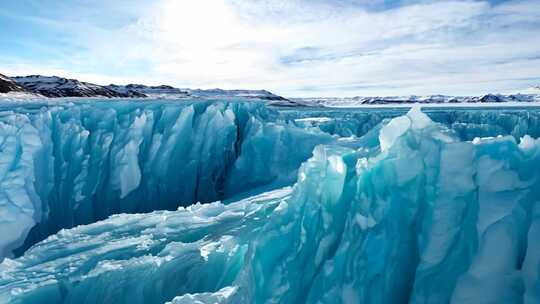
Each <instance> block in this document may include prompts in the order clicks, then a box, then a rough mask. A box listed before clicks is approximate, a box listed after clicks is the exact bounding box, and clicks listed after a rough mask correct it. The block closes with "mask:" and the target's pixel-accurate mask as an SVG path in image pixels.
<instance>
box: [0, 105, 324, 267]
mask: <svg viewBox="0 0 540 304" xmlns="http://www.w3.org/2000/svg"><path fill="white" fill-rule="evenodd" d="M1 113H2V115H1V116H0V151H1V154H0V206H2V209H1V210H2V214H1V216H0V230H2V231H9V233H7V234H6V235H5V236H3V237H2V238H0V259H1V258H3V257H4V256H11V254H12V252H13V253H15V254H16V255H19V254H21V253H22V252H23V251H24V250H26V249H27V248H28V247H29V246H30V245H32V244H34V243H35V242H37V241H40V240H42V239H43V238H45V237H46V236H48V235H51V234H53V233H56V232H57V231H58V230H60V229H61V228H69V227H73V226H75V225H79V224H89V223H92V222H95V221H97V220H101V219H105V218H106V217H108V216H109V215H112V214H117V213H125V212H128V213H134V212H148V211H152V210H162V209H176V208H177V207H178V206H187V205H189V204H193V203H196V202H211V201H215V200H219V199H224V198H228V197H231V196H233V195H236V194H240V193H242V192H245V191H248V190H253V189H255V188H259V187H270V188H272V187H279V186H284V185H287V184H290V183H292V182H294V180H295V178H296V171H297V169H298V167H299V166H300V164H301V163H302V162H303V161H305V160H306V159H307V158H309V157H310V156H311V152H312V150H313V148H314V147H315V145H317V144H320V143H321V142H330V141H332V140H333V138H332V137H331V136H330V135H328V134H326V133H323V132H313V131H309V132H308V131H305V130H304V129H301V128H297V127H294V126H287V125H284V124H280V123H279V122H278V121H276V118H275V116H276V113H274V112H272V111H270V110H268V109H267V108H265V107H264V106H263V105H262V104H260V103H235V102H229V103H227V102H216V103H210V102H193V103H176V102H161V103H150V102H148V103H146V102H128V101H125V102H124V101H120V102H108V103H84V102H82V103H76V104H68V105H57V106H52V107H43V108H32V107H28V106H22V107H19V108H14V109H11V110H10V111H4V112H1ZM21 246H22V247H21ZM17 248H18V249H17Z"/></svg>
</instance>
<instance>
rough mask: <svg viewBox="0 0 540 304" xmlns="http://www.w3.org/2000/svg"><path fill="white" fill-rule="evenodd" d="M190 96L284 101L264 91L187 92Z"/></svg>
mask: <svg viewBox="0 0 540 304" xmlns="http://www.w3.org/2000/svg"><path fill="white" fill-rule="evenodd" d="M188 91H189V93H190V95H191V96H193V97H197V98H253V99H262V100H273V101H279V100H281V101H285V100H287V99H286V98H284V97H281V96H278V95H275V94H273V93H271V92H268V91H266V90H222V89H209V90H201V89H195V90H188Z"/></svg>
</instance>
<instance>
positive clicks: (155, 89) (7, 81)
mask: <svg viewBox="0 0 540 304" xmlns="http://www.w3.org/2000/svg"><path fill="white" fill-rule="evenodd" d="M8 92H18V93H29V94H33V95H34V96H44V97H50V98H56V97H107V98H151V99H157V98H168V99H171V98H179V99H182V98H201V99H231V98H242V99H258V100H266V101H268V102H270V104H272V105H277V106H322V107H348V106H350V107H354V106H364V105H385V104H389V105H393V104H409V103H430V104H433V103H435V104H452V103H503V102H540V86H533V87H531V88H529V89H527V90H524V91H523V93H517V94H507V95H503V94H486V95H481V96H447V95H427V96H417V95H409V96H383V97H362V96H357V97H347V98H320V97H315V98H291V99H287V98H284V97H282V96H279V95H276V94H273V93H271V92H269V91H266V90H223V89H208V90H202V89H187V88H183V89H181V88H176V87H173V86H169V85H159V86H148V85H142V84H128V85H116V84H110V85H105V86H103V85H97V84H93V83H89V82H83V81H79V80H76V79H68V78H63V77H58V76H41V75H30V76H16V77H7V76H4V75H2V74H0V94H1V93H8Z"/></svg>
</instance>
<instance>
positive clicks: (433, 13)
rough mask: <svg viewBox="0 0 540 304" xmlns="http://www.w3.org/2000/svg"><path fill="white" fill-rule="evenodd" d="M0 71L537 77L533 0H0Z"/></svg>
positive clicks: (251, 77)
mask: <svg viewBox="0 0 540 304" xmlns="http://www.w3.org/2000/svg"><path fill="white" fill-rule="evenodd" d="M0 73H2V74H5V75H9V76H17V75H29V74H41V75H57V76H62V77H68V78H76V79H79V80H83V81H89V82H94V83H98V84H109V83H116V84H128V83H143V84H150V85H157V84H169V85H174V86H178V87H182V88H185V87H189V88H216V87H219V88H223V89H233V88H238V89H267V90H270V91H272V92H274V93H277V94H280V95H283V96H287V97H315V96H320V97H330V96H336V97H341V96H391V95H411V94H417V95H424V94H446V95H480V94H485V93H508V92H519V91H521V90H524V89H526V88H528V87H531V86H535V85H539V84H540V1H539V0H532V1H531V0H525V1H503V0H489V1H469V0H465V1H421V0H418V1H417V0H390V1H384V0H333V1H331V0H274V1H272V0H153V1H146V0H144V1H143V0H118V1H114V0H93V1H91V0H2V1H0Z"/></svg>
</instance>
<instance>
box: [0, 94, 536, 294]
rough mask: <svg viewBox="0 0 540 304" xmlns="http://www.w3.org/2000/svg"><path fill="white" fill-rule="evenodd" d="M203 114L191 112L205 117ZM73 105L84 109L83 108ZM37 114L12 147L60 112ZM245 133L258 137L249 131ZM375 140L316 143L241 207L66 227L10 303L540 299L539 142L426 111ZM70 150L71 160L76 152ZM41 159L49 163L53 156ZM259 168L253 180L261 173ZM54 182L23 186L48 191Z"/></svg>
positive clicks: (28, 264) (27, 270) (15, 267)
mask: <svg viewBox="0 0 540 304" xmlns="http://www.w3.org/2000/svg"><path fill="white" fill-rule="evenodd" d="M201 107H203V106H201ZM209 107H213V105H212V106H210V105H205V106H204V107H203V108H204V110H205V111H204V112H203V113H206V112H207V111H209V110H210V109H209ZM215 107H217V108H218V109H219V110H218V109H216V110H215V112H210V113H214V114H213V115H218V114H217V113H221V115H222V116H224V117H225V116H226V115H224V114H223V113H226V111H227V109H230V107H233V108H234V106H231V105H220V106H215ZM196 108H197V107H195V106H194V107H193V113H201V112H197V110H196ZM146 110H147V109H146ZM235 110H236V112H235ZM235 110H232V112H233V113H236V114H235V117H242V115H241V114H240V113H242V111H240V110H239V108H236V109H235ZM250 110H251V112H250V113H257V112H256V111H255V112H253V111H254V109H250ZM259 110H261V111H262V109H259ZM73 111H76V112H84V107H83V108H79V107H75V108H73ZM107 111H108V110H107ZM184 111H185V110H182V111H179V112H180V113H178V117H180V116H181V113H184ZM201 111H202V110H201ZM105 112H106V111H105ZM262 112H263V113H260V114H257V115H264V111H262ZM46 113H49V114H47V117H49V116H48V115H51V112H50V111H48V112H46ZM123 113H132V114H131V116H129V117H130V119H129V120H128V121H130V124H129V125H131V127H129V128H124V129H125V130H126V131H125V132H132V133H130V134H131V135H130V136H125V135H124V136H123V137H121V138H123V139H124V142H126V144H125V145H122V147H124V148H123V149H124V150H125V149H128V148H125V147H130V148H129V149H131V150H130V151H132V150H133V149H135V148H134V147H137V146H138V147H139V151H143V150H145V148H144V147H145V145H141V144H137V143H138V141H141V140H142V141H143V142H144V139H140V138H141V136H136V135H137V134H144V132H145V129H144V128H143V127H140V126H143V125H146V123H147V121H148V120H146V123H145V124H143V121H144V120H143V119H142V118H141V117H142V114H143V113H147V112H145V111H142V110H141V111H136V110H134V109H132V110H130V111H126V112H123ZM66 115H67V114H66ZM71 115H72V114H69V115H68V116H69V117H72V116H71ZM100 115H103V113H100ZM116 115H118V114H116ZM184 115H186V114H184ZM257 115H256V116H255V117H259V116H257ZM158 116H161V117H163V114H161V115H158ZM37 117H40V116H39V115H38V116H37ZM52 117H54V115H52ZM154 117H157V116H154ZM25 119H28V118H27V117H22V118H19V120H20V122H19V125H18V126H20V127H18V128H16V127H12V131H11V132H13V133H14V134H19V135H18V136H19V137H20V138H21V139H19V140H14V139H11V141H13V142H19V143H20V142H24V140H25V139H24V138H23V137H24V136H34V139H37V138H43V136H50V135H48V133H46V132H45V131H43V132H45V133H42V134H41V135H40V133H39V132H37V133H36V132H35V130H34V129H32V128H35V127H34V126H35V125H36V124H37V123H38V122H41V121H47V120H46V119H42V118H39V119H38V118H36V119H35V120H34V121H33V124H28V123H25ZM40 119H41V120H40ZM65 119H66V118H65ZM147 119H148V118H147ZM154 119H155V120H154V121H159V119H157V118H154ZM201 119H202V116H201ZM251 119H252V118H250V119H246V120H242V119H239V120H240V121H244V122H248V121H251ZM253 119H254V118H253ZM13 120H15V118H13ZM65 121H66V120H65ZM83 121H84V119H83ZM90 121H92V120H90ZM107 121H109V120H107ZM173 121H174V120H173ZM176 121H178V119H177V120H176ZM11 125H15V126H17V125H16V124H15V123H14V122H13V123H12V124H11ZM192 125H193V124H192ZM195 125H196V124H195ZM239 125H242V124H239ZM270 126H271V125H269V126H267V127H270ZM275 127H276V128H279V127H283V128H285V127H284V126H283V125H279V126H275ZM244 128H246V126H244V127H243V128H238V129H239V130H244ZM53 129H54V128H53ZM172 129H174V128H172ZM178 129H182V128H178ZM263 129H264V128H263ZM285 129H287V128H285ZM17 130H18V131H17ZM43 130H50V129H48V128H44V129H43ZM128 130H129V131H128ZM219 130H220V132H222V131H223V128H220V129H219ZM215 131H216V128H214V132H215ZM17 132H18V133H17ZM48 132H51V131H48ZM261 132H262V131H261ZM269 132H276V131H275V130H274V131H269ZM282 132H285V131H282ZM287 132H292V131H287ZM297 132H302V131H300V130H298V131H297ZM52 133H54V132H52ZM44 134H45V135H44ZM203 134H204V133H203ZM287 134H288V133H287ZM301 134H303V133H301ZM316 134H318V133H316ZM40 136H41V137H40ZM310 136H313V134H311V135H310ZM373 136H375V137H373ZM240 137H241V138H245V139H244V140H246V142H247V138H250V137H249V136H247V135H246V134H244V135H241V136H240ZM284 137H286V136H283V137H282V138H284ZM372 137H373V138H374V139H375V145H376V147H375V149H364V148H360V147H354V148H351V147H344V146H343V145H338V144H336V143H335V142H329V143H328V144H327V145H319V146H317V147H316V148H315V149H314V150H313V156H312V157H311V158H309V160H307V161H306V162H304V163H303V164H302V166H301V168H300V169H299V171H298V175H297V181H296V184H295V185H294V187H292V188H282V189H278V190H273V191H269V192H265V193H263V194H260V195H258V196H254V197H251V198H245V199H243V200H239V201H237V202H233V203H230V204H227V205H225V204H222V203H220V202H216V203H212V204H206V205H199V204H197V205H194V206H190V207H187V208H179V209H178V210H176V211H155V212H151V213H147V214H132V215H128V214H122V215H115V216H112V217H110V218H109V219H106V220H103V221H99V222H96V223H93V224H90V225H85V226H79V227H76V228H73V229H69V230H62V231H60V232H59V233H57V234H55V235H52V236H50V237H49V238H47V239H46V240H45V241H43V242H41V243H39V246H34V247H32V248H30V249H29V250H28V251H27V252H26V253H25V254H24V255H23V256H22V257H20V258H18V259H9V258H7V259H5V260H4V262H3V263H2V264H0V301H2V302H5V303H36V302H44V303H164V302H167V301H170V303H539V302H540V280H539V273H540V246H538V242H537V238H538V233H540V185H539V183H540V179H539V176H538V175H539V172H540V170H539V169H540V168H539V166H540V141H539V140H536V139H533V138H532V137H530V136H523V137H522V138H521V139H518V140H516V139H515V137H513V136H501V137H489V138H476V139H474V140H472V141H464V140H462V139H460V136H459V135H458V134H457V132H456V131H453V130H452V129H451V128H448V127H446V126H444V125H443V124H439V123H435V122H433V121H432V120H431V119H430V118H429V117H428V116H426V115H425V114H424V113H422V112H420V111H419V109H413V110H411V111H410V112H409V113H407V114H406V115H403V116H399V117H396V118H393V119H391V120H388V121H386V122H385V123H384V125H383V126H382V127H380V128H377V129H375V130H373V132H368V134H366V135H365V139H364V140H365V142H368V143H370V144H371V143H373V138H372ZM7 138H11V137H7ZM126 138H130V140H127V141H126V140H125V139H126ZM143 138H144V137H143ZM220 138H227V137H226V136H225V137H224V136H221V137H220ZM255 138H257V140H262V138H260V137H255ZM294 138H297V137H294ZM299 138H304V136H299ZM26 140H27V142H34V141H30V140H29V139H26ZM64 140H65V139H64ZM253 140H254V141H256V140H255V139H253ZM161 141H162V142H163V141H164V139H161ZM3 142H7V140H3ZM130 142H134V143H133V144H129V143H130ZM7 146H8V147H9V145H7ZM100 146H104V145H100ZM257 146H260V143H257ZM60 147H65V146H64V145H60ZM141 147H142V148H141ZM265 147H266V148H267V149H270V148H271V147H272V145H265ZM298 147H300V146H299V145H297V146H295V147H294V148H295V153H296V152H297V151H296V150H298ZM33 148H34V149H36V150H39V149H41V150H47V149H51V148H52V147H49V148H47V147H46V145H45V148H44V147H43V145H41V146H40V145H34V146H33ZM14 149H15V151H20V152H16V153H14V154H15V155H18V156H17V158H18V159H19V161H18V162H19V163H21V164H24V163H28V162H31V159H32V157H31V155H35V153H32V151H33V150H31V149H30V151H28V152H24V150H21V149H20V148H14ZM118 149H119V150H118V151H122V148H118ZM147 149H148V148H147ZM111 150H112V148H111ZM61 151H62V152H65V151H69V152H70V153H71V151H70V149H69V148H63V149H61ZM245 151H246V150H245V149H242V152H241V154H242V153H244V152H245ZM25 153H26V154H25ZM70 153H68V154H70ZM252 153H253V152H250V153H249V155H253V154H252ZM75 154H76V155H79V154H81V155H84V154H83V153H82V152H80V153H79V154H77V153H75ZM111 154H112V155H124V154H122V152H116V153H111ZM128 154H129V155H132V154H131V153H126V154H125V155H128ZM45 155H46V154H45ZM137 155H139V154H137ZM149 155H151V153H149ZM255 155H256V154H255ZM120 159H129V157H127V156H126V158H122V157H121V158H120ZM251 159H254V160H256V161H261V160H260V159H257V158H251ZM34 161H36V159H35V158H34ZM40 161H42V162H45V163H46V157H45V158H43V159H42V160H40ZM55 161H56V159H55ZM263 161H264V160H263ZM3 163H8V164H11V163H12V161H3ZM117 163H118V164H122V162H117ZM255 163H256V164H258V162H255ZM41 165H42V166H43V164H41ZM55 166H57V165H56V164H55ZM79 166H80V167H83V166H81V165H79ZM11 167H12V165H11ZM42 168H44V167H42ZM119 168H122V166H121V165H119ZM182 168H184V167H182ZM115 170H127V169H115ZM251 170H253V169H251ZM31 171H32V170H31V169H28V170H26V171H25V170H17V172H19V173H17V178H20V180H17V182H13V183H12V184H13V185H17V186H16V187H15V186H14V187H15V188H14V189H19V188H20V187H21V186H19V185H24V184H26V185H30V184H32V183H35V180H37V179H36V177H35V176H33V175H32V174H31ZM41 171H42V172H51V171H47V170H41ZM53 171H54V170H53ZM113 171H114V170H113ZM2 172H6V170H3V171H2ZM8 172H13V171H9V170H8ZM111 172H112V171H111ZM141 172H143V173H144V172H145V171H144V169H141ZM174 172H176V173H177V174H179V172H180V171H179V170H178V171H176V170H175V171H174ZM197 172H199V171H197ZM205 172H206V171H205ZM252 172H253V171H249V172H247V173H252ZM125 173H130V175H128V176H131V177H132V179H129V182H128V183H127V185H124V186H122V184H115V183H112V185H114V186H110V189H114V191H115V193H116V198H117V199H118V197H127V196H129V195H132V193H133V194H134V193H135V192H136V190H134V189H132V187H131V186H130V185H133V184H135V181H137V180H138V179H139V178H138V175H137V174H134V173H133V172H125ZM247 173H246V174H240V175H239V176H241V177H242V178H244V179H247V178H248V177H249V176H248V174H247ZM3 174H4V175H5V173H3ZM49 174H50V173H49ZM198 174H199V173H198ZM4 175H2V176H4ZM45 175H46V174H45ZM111 175H112V176H114V174H112V173H111ZM144 176H145V174H142V175H141V179H144ZM3 180H6V178H5V177H4V178H3ZM12 180H15V179H13V178H12ZM73 180H75V179H73ZM113 180H114V178H113ZM140 183H141V182H139V184H140ZM17 187H19V188H17ZM53 187H54V186H53ZM122 187H124V188H122ZM139 187H140V186H139ZM24 188H25V189H27V188H32V187H29V186H24ZM46 188H47V187H45V186H41V187H37V188H33V190H32V191H26V192H25V193H26V195H27V196H28V197H40V193H41V192H42V191H43V190H44V189H46ZM2 189H5V188H4V187H2ZM85 189H86V188H85ZM107 189H109V188H107ZM122 189H124V191H123V190H122ZM126 189H127V190H126ZM224 189H228V188H227V187H225V188H224ZM128 190H131V191H128ZM235 190H238V189H235ZM17 191H19V190H17ZM107 191H112V190H107ZM127 192H129V193H128V194H126V196H123V195H122V194H125V193H127ZM76 193H78V192H76ZM81 193H85V192H81ZM176 194H178V193H176ZM5 197H7V194H6V195H5ZM85 197H86V196H85ZM21 201H23V202H26V204H27V206H25V207H24V208H25V209H24V210H32V207H31V206H32V204H33V203H34V202H35V201H33V200H32V199H31V198H29V199H28V200H27V201H25V200H21ZM3 202H4V201H3ZM7 202H9V200H8V201H7ZM148 202H149V203H152V202H153V201H151V200H150V201H148ZM109 203H114V201H109ZM21 209H23V207H21ZM3 218H5V216H4V217H3ZM8 218H9V217H8ZM29 218H32V217H31V216H29Z"/></svg>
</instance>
